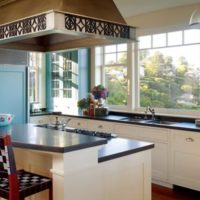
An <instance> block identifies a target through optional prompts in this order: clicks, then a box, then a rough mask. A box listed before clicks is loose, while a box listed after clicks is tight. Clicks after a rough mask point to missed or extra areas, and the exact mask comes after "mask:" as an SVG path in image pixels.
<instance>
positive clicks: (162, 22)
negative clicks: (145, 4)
mask: <svg viewBox="0 0 200 200" xmlns="http://www.w3.org/2000/svg"><path fill="white" fill-rule="evenodd" d="M197 8H200V4H192V5H187V6H179V7H174V8H170V9H164V10H160V11H155V12H149V13H146V14H142V15H137V16H133V17H128V18H126V22H127V23H128V25H130V26H136V27H137V36H140V35H145V34H151V33H159V32H165V31H169V30H172V31H173V30H178V29H180V28H190V27H189V26H188V24H189V20H190V16H191V14H192V12H193V11H194V10H195V9H197Z"/></svg>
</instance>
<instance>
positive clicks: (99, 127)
mask: <svg viewBox="0 0 200 200" xmlns="http://www.w3.org/2000/svg"><path fill="white" fill-rule="evenodd" d="M113 129H114V128H113V124H112V123H111V122H104V121H96V120H88V130H92V131H100V132H110V133H113V132H114V130H113Z"/></svg>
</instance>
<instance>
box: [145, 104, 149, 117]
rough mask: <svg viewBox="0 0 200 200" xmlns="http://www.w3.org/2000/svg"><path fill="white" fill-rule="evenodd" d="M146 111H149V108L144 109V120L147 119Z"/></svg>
mask: <svg viewBox="0 0 200 200" xmlns="http://www.w3.org/2000/svg"><path fill="white" fill-rule="evenodd" d="M148 110H149V106H148V107H146V109H145V111H144V119H148V117H147V113H148Z"/></svg>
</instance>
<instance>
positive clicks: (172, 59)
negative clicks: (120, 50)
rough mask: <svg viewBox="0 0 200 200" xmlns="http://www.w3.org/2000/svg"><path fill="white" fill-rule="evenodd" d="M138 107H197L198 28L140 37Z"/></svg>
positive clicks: (199, 74) (199, 88)
mask: <svg viewBox="0 0 200 200" xmlns="http://www.w3.org/2000/svg"><path fill="white" fill-rule="evenodd" d="M139 41H140V42H139V54H138V63H139V77H140V78H139V79H140V85H139V91H140V94H139V107H146V106H153V107H156V108H167V109H182V110H197V109H200V56H199V52H200V30H185V31H176V32H169V33H163V34H156V35H148V36H143V37H140V38H139Z"/></svg>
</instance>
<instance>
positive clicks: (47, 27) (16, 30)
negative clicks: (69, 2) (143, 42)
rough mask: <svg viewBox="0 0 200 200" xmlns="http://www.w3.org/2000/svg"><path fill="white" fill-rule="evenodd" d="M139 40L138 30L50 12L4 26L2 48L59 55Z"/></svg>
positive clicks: (1, 28)
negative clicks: (70, 49)
mask: <svg viewBox="0 0 200 200" xmlns="http://www.w3.org/2000/svg"><path fill="white" fill-rule="evenodd" d="M133 40H135V27H130V26H127V25H126V24H121V23H115V22H111V21H106V20H101V19H97V18H92V17H85V16H82V15H77V14H72V13H67V12H61V11H55V10H51V11H47V12H44V13H40V14H38V15H33V16H31V17H26V18H23V19H18V20H16V21H13V22H10V23H5V24H3V25H0V48H8V49H21V50H32V51H44V52H46V51H55V50H62V49H67V48H78V47H89V46H93V45H102V44H112V43H120V42H127V41H133Z"/></svg>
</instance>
